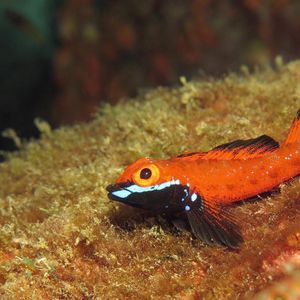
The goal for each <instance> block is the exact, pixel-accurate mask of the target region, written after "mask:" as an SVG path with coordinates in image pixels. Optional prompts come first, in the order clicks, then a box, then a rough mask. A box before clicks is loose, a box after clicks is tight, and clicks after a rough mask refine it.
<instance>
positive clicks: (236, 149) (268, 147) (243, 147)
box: [202, 135, 279, 159]
mask: <svg viewBox="0 0 300 300" xmlns="http://www.w3.org/2000/svg"><path fill="white" fill-rule="evenodd" d="M278 147H279V144H278V142H276V141H275V140H274V139H272V138H271V137H269V136H268V135H262V136H259V137H257V138H254V139H249V140H236V141H233V142H230V143H226V144H222V145H219V146H217V147H215V148H213V149H212V150H210V151H208V152H207V153H206V154H205V155H203V156H202V158H203V159H247V158H255V157H259V156H262V155H265V154H267V153H270V152H273V151H275V150H276V149H277V148H278Z"/></svg>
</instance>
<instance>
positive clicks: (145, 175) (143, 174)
mask: <svg viewBox="0 0 300 300" xmlns="http://www.w3.org/2000/svg"><path fill="white" fill-rule="evenodd" d="M151 176H152V172H151V170H150V169H148V168H144V169H142V171H141V173H140V178H141V179H149V178H150V177H151Z"/></svg>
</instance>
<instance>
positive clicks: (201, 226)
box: [187, 207, 243, 249]
mask: <svg viewBox="0 0 300 300" xmlns="http://www.w3.org/2000/svg"><path fill="white" fill-rule="evenodd" d="M187 217H188V220H189V223H190V226H191V229H192V232H193V234H194V235H195V236H196V238H198V239H200V240H202V241H204V242H206V243H207V244H221V245H224V246H227V247H229V248H232V249H234V248H237V247H238V245H239V244H240V243H241V242H242V241H243V237H242V235H241V233H240V230H239V227H238V226H237V225H236V224H235V222H234V221H233V218H232V217H231V216H230V215H229V214H228V213H227V212H225V211H224V210H222V209H221V208H211V207H208V208H204V209H200V208H196V207H194V208H193V209H192V210H190V211H188V212H187Z"/></svg>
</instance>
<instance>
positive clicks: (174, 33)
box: [0, 0, 300, 150]
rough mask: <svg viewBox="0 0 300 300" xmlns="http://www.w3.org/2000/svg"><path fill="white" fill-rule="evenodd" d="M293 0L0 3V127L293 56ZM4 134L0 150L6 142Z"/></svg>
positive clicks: (298, 7) (65, 118)
mask: <svg viewBox="0 0 300 300" xmlns="http://www.w3.org/2000/svg"><path fill="white" fill-rule="evenodd" d="M299 13H300V2H299V1H297V0H274V1H267V0H265V1H263V0H241V1H233V0H231V1H230V0H226V1H217V0H187V1H181V0H164V1H160V0H147V1H139V0H122V1H120V0H115V1H109V0H65V1H59V0H1V2H0V37H1V38H0V131H3V130H4V129H5V128H8V127H10V128H14V129H15V131H16V132H17V134H18V135H19V136H21V137H26V138H28V137H31V136H37V130H36V129H35V126H34V122H33V119H34V118H35V117H42V118H44V119H46V120H47V121H48V122H49V123H50V124H51V125H52V126H53V127H57V126H59V125H62V124H74V123H76V122H80V121H86V120H89V119H90V118H91V117H92V116H93V113H94V112H95V111H96V110H97V106H98V105H99V104H100V103H103V102H110V103H115V102H116V101H118V100H119V99H120V98H122V97H125V96H134V95H136V94H137V92H138V90H140V89H145V88H149V87H155V86H158V85H171V84H178V81H179V77H180V76H182V75H184V76H186V77H188V78H191V77H197V76H203V74H205V75H216V76H219V75H221V74H223V73H225V72H228V71H231V70H233V71H235V70H238V69H239V68H240V66H241V65H248V66H250V70H251V69H253V68H254V67H255V66H257V65H264V64H270V63H271V62H272V61H274V58H275V57H276V56H277V55H281V56H282V57H283V59H284V60H285V61H288V60H290V59H294V58H297V57H299V50H300V18H299ZM13 148H14V145H13V143H12V141H11V140H10V139H7V138H2V139H1V140H0V149H6V150H7V149H13Z"/></svg>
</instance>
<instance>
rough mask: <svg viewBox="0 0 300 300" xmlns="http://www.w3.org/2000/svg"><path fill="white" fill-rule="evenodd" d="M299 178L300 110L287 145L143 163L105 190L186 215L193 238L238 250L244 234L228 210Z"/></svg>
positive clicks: (248, 144) (237, 145) (249, 144)
mask: <svg viewBox="0 0 300 300" xmlns="http://www.w3.org/2000/svg"><path fill="white" fill-rule="evenodd" d="M299 174H300V110H299V111H298V113H297V117H296V118H295V119H294V122H293V124H292V126H291V128H290V130H289V133H288V136H287V138H286V140H285V141H284V143H283V144H282V145H281V146H279V144H278V143H277V142H276V141H275V140H273V139H272V138H271V137H269V136H267V135H262V136H260V137H258V138H255V139H249V140H236V141H234V142H231V143H227V144H223V145H220V146H218V147H216V148H213V149H212V150H210V151H208V152H193V153H185V154H182V155H179V156H177V157H172V158H169V159H166V160H156V159H150V158H141V159H139V160H137V161H136V162H134V163H133V164H131V165H129V166H128V167H127V168H126V169H125V171H124V173H123V174H122V175H121V176H120V177H119V178H118V180H117V182H116V183H115V184H113V185H109V186H108V187H107V191H108V197H109V198H110V199H111V200H116V201H119V202H123V203H126V204H128V205H131V206H135V207H139V208H143V209H148V210H151V211H154V212H156V213H163V214H166V215H169V216H172V217H175V216H177V215H178V214H182V213H183V214H186V216H187V219H188V223H189V224H190V227H191V229H192V232H193V233H194V235H195V236H196V237H197V238H199V239H201V240H203V241H205V242H206V243H208V244H212V243H218V244H221V245H224V246H227V247H229V248H236V247H237V246H238V245H239V244H240V243H241V242H242V241H243V238H242V235H241V233H240V230H239V227H238V225H237V224H236V222H235V220H234V218H233V217H232V216H231V215H230V214H229V213H228V212H227V211H226V210H225V207H226V206H228V205H230V204H233V203H234V202H237V201H241V200H244V199H247V198H252V197H254V196H258V195H259V194H262V193H265V192H268V191H271V190H272V189H274V188H275V187H278V186H279V185H280V184H281V183H283V182H285V181H287V180H289V179H291V178H293V177H295V176H296V175H299Z"/></svg>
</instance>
